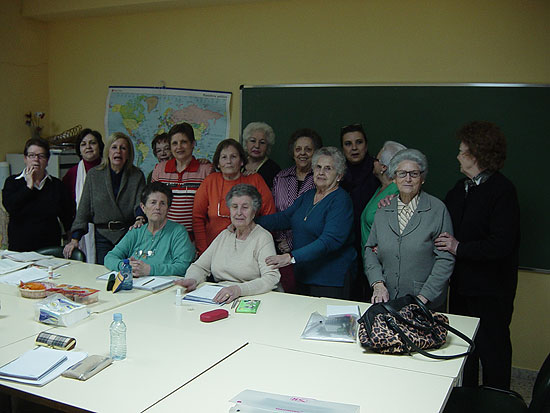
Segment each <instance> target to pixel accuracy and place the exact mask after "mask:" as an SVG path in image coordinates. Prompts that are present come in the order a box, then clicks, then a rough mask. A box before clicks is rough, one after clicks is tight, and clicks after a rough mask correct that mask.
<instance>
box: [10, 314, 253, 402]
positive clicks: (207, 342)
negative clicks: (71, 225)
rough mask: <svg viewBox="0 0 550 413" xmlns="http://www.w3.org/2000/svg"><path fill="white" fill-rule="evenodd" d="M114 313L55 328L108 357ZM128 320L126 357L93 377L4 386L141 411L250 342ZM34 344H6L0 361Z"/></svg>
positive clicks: (81, 347)
mask: <svg viewBox="0 0 550 413" xmlns="http://www.w3.org/2000/svg"><path fill="white" fill-rule="evenodd" d="M113 312H116V310H115V311H113ZM113 312H107V313H103V314H96V315H93V316H92V317H91V318H89V319H86V320H83V321H82V322H80V323H78V325H76V326H74V327H69V328H61V327H60V328H54V329H52V330H50V332H51V333H56V334H63V335H67V336H71V337H76V338H77V346H76V348H75V351H86V352H87V353H88V354H90V355H91V354H99V355H108V354H109V325H110V323H111V321H112V313H113ZM126 314H127V313H125V314H124V315H125V316H126ZM128 318H129V319H130V320H125V321H126V322H127V324H128V332H127V345H128V355H127V358H126V359H125V360H122V361H116V362H114V363H113V365H111V366H109V367H107V368H106V369H105V370H103V371H102V372H101V373H99V374H97V375H96V376H94V377H92V378H91V379H89V380H87V381H85V382H82V381H78V380H74V379H67V378H64V377H59V378H57V379H55V380H54V381H52V382H51V383H49V384H47V385H46V386H44V387H34V386H30V385H24V384H18V383H15V382H9V381H4V380H2V381H0V386H6V387H9V388H11V389H16V390H20V391H23V392H26V393H30V394H32V395H35V396H39V397H43V398H46V399H51V400H55V401H56V402H59V403H62V404H67V405H70V406H74V407H78V408H82V409H87V410H92V411H100V412H137V411H142V410H145V409H146V408H148V407H149V406H151V405H153V404H154V403H156V402H157V401H159V400H160V399H162V398H163V397H165V396H166V395H168V394H169V393H171V392H172V391H174V390H176V389H178V388H180V387H181V386H183V385H185V384H186V383H187V382H188V381H190V380H192V379H193V378H195V377H196V376H198V375H199V374H201V373H203V372H204V371H206V370H208V369H209V368H210V367H212V366H213V365H215V364H216V363H218V362H219V361H221V360H223V359H225V358H226V357H228V356H229V355H230V354H231V353H233V352H235V351H237V350H238V349H239V348H240V347H242V346H244V345H245V344H246V341H245V340H242V339H241V340H239V339H234V338H229V337H228V338H224V339H223V340H218V339H216V338H213V337H212V336H205V335H201V334H192V335H191V334H189V333H188V331H187V330H186V328H185V326H184V325H179V326H178V325H175V326H172V327H164V326H160V325H159V326H157V325H154V324H148V325H147V326H144V325H140V324H136V323H135V322H134V321H133V320H132V318H131V317H128ZM33 343H34V338H30V339H26V340H21V341H18V342H16V343H13V344H11V345H8V346H5V347H3V348H2V351H1V352H0V365H3V364H5V363H7V362H9V361H11V360H13V359H14V358H16V357H18V356H19V355H20V354H22V353H24V352H25V351H27V350H29V349H31V348H33Z"/></svg>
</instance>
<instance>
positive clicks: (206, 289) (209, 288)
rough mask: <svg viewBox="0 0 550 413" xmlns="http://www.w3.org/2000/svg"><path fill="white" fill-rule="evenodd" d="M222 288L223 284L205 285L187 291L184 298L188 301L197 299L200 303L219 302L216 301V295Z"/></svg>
mask: <svg viewBox="0 0 550 413" xmlns="http://www.w3.org/2000/svg"><path fill="white" fill-rule="evenodd" d="M222 288H223V286H221V285H209V284H207V285H203V286H202V287H201V288H198V289H196V290H195V291H191V292H190V293H187V294H186V295H185V297H183V299H184V300H187V301H195V302H198V303H206V304H217V303H216V302H214V297H215V296H216V294H218V291H220V290H221V289H222Z"/></svg>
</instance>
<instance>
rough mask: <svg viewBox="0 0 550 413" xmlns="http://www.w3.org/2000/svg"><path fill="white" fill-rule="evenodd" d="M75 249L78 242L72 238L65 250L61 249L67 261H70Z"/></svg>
mask: <svg viewBox="0 0 550 413" xmlns="http://www.w3.org/2000/svg"><path fill="white" fill-rule="evenodd" d="M75 248H78V240H77V239H74V238H73V239H72V240H71V242H69V243H68V244H67V245H65V248H63V256H64V257H65V258H67V259H70V258H71V255H73V251H74V249H75Z"/></svg>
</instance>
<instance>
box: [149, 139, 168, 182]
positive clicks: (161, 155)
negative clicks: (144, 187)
mask: <svg viewBox="0 0 550 413" xmlns="http://www.w3.org/2000/svg"><path fill="white" fill-rule="evenodd" d="M151 149H152V150H153V155H154V156H155V158H157V161H158V163H160V162H164V161H168V160H170V159H172V158H173V157H174V156H173V155H172V151H170V136H169V135H168V134H167V133H159V134H158V135H155V137H154V138H153V140H152V142H151ZM152 178H153V171H151V172H150V173H149V175H148V176H147V183H149V182H151V180H152Z"/></svg>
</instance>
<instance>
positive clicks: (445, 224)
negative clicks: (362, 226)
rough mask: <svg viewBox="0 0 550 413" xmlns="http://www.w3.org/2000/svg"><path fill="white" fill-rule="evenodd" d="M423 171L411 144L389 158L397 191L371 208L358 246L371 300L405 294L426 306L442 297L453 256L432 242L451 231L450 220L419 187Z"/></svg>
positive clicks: (442, 207)
mask: <svg viewBox="0 0 550 413" xmlns="http://www.w3.org/2000/svg"><path fill="white" fill-rule="evenodd" d="M427 174H428V162H427V159H426V157H425V156H424V154H422V153H421V152H420V151H418V150H416V149H404V150H401V151H399V152H398V153H397V154H396V155H395V156H394V157H393V158H392V160H391V161H390V165H389V175H390V176H392V177H393V179H394V182H395V183H396V185H397V188H398V189H399V196H397V197H395V198H394V199H392V201H391V202H390V204H389V205H388V206H386V207H383V208H382V209H380V211H378V212H377V213H376V216H375V218H374V225H373V226H372V230H371V233H370V235H369V238H368V240H367V243H366V246H365V251H364V263H365V273H366V275H367V277H368V280H369V282H370V284H371V286H372V287H373V295H372V299H371V301H372V302H373V303H377V302H385V301H388V300H390V299H395V298H398V297H402V296H404V295H406V294H414V295H417V296H418V297H419V298H420V299H421V300H422V301H423V302H424V303H426V304H428V306H429V307H431V308H439V307H440V306H442V305H443V303H444V302H445V298H446V294H447V285H448V280H449V277H450V276H451V273H452V271H453V267H454V256H453V255H452V254H451V253H449V252H446V251H439V250H438V249H437V248H435V245H434V241H435V239H436V238H437V237H438V236H439V234H441V233H442V232H451V231H452V223H451V217H450V216H449V212H448V211H447V208H446V207H445V205H444V204H443V202H441V201H440V200H439V199H437V198H436V197H434V196H431V195H430V194H428V193H426V192H423V191H422V190H421V188H422V184H424V181H425V179H426V176H427Z"/></svg>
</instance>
